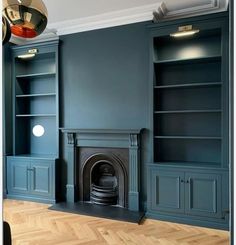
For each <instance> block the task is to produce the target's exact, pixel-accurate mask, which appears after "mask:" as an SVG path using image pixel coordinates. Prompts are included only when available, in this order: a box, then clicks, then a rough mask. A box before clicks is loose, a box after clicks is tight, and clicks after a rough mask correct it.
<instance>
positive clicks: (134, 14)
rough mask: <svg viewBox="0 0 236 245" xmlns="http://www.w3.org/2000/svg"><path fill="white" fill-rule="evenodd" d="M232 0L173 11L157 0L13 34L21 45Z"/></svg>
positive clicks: (218, 7)
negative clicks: (27, 35)
mask: <svg viewBox="0 0 236 245" xmlns="http://www.w3.org/2000/svg"><path fill="white" fill-rule="evenodd" d="M228 2H229V1H228V0H209V1H206V2H205V3H204V4H201V5H197V6H192V7H186V8H183V7H182V8H181V9H175V10H171V11H169V10H168V8H167V6H166V4H165V1H160V2H157V3H155V4H147V5H143V6H139V7H134V8H128V9H125V10H119V11H112V12H109V13H104V14H100V15H95V16H91V17H83V18H78V19H73V20H66V21H60V22H56V23H52V24H50V23H49V24H48V26H47V29H46V30H45V31H44V33H42V34H41V35H40V36H38V37H36V38H34V39H22V38H17V37H14V36H13V37H12V38H11V40H10V42H12V43H15V44H19V45H21V44H28V43H36V42H41V41H49V40H54V39H58V36H62V35H67V34H73V33H78V32H84V31H91V30H97V29H103V28H108V27H115V26H121V25H126V24H132V23H138V22H144V21H150V20H153V13H155V16H156V17H157V21H163V20H169V19H178V18H185V17H190V16H198V15H203V14H210V13H217V12H223V11H226V10H227V8H228Z"/></svg>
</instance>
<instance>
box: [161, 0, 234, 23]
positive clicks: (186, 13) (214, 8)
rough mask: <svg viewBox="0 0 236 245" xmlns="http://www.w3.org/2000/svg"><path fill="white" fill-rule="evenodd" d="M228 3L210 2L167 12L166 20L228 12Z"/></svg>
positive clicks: (210, 0)
mask: <svg viewBox="0 0 236 245" xmlns="http://www.w3.org/2000/svg"><path fill="white" fill-rule="evenodd" d="M228 3H229V1H228V0H208V1H206V3H205V4H202V5H197V6H192V7H187V8H182V9H178V10H173V11H167V13H166V16H165V19H176V18H183V17H191V16H197V15H202V14H210V13H217V12H222V11H227V8H228Z"/></svg>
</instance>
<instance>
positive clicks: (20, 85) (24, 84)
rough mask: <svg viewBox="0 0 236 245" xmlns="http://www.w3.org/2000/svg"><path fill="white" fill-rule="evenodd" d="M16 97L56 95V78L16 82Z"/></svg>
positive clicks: (18, 80) (25, 79)
mask: <svg viewBox="0 0 236 245" xmlns="http://www.w3.org/2000/svg"><path fill="white" fill-rule="evenodd" d="M15 89H16V95H24V94H43V93H55V92H56V88H55V77H54V76H52V77H49V76H48V77H47V76H46V77H40V78H31V79H29V78H28V79H27V78H24V79H17V80H16V88H15Z"/></svg>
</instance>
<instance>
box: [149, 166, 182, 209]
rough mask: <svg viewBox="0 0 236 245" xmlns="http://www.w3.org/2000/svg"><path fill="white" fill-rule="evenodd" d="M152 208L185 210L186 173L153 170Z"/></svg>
mask: <svg viewBox="0 0 236 245" xmlns="http://www.w3.org/2000/svg"><path fill="white" fill-rule="evenodd" d="M150 176H151V183H150V185H151V193H149V195H150V196H151V209H152V210H157V211H168V212H175V213H183V212H184V173H183V172H178V171H163V170H158V169H157V170H152V172H151V174H150Z"/></svg>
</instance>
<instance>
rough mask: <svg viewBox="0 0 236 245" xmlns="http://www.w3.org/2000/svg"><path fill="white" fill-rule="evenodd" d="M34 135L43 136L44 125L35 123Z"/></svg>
mask: <svg viewBox="0 0 236 245" xmlns="http://www.w3.org/2000/svg"><path fill="white" fill-rule="evenodd" d="M32 131H33V135H34V136H36V137H41V136H43V135H44V132H45V130H44V127H43V126H42V125H35V126H34V127H33V130H32Z"/></svg>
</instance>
